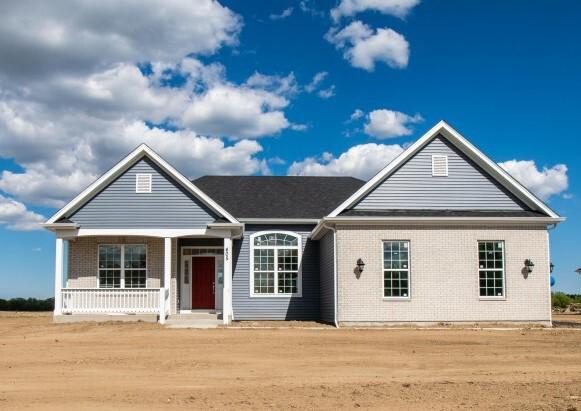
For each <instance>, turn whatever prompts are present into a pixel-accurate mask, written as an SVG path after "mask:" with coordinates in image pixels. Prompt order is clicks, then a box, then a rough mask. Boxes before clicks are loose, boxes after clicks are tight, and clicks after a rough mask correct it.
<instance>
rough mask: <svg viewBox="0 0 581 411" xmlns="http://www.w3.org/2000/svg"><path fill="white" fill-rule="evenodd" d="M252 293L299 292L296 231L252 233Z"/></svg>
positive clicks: (295, 294) (298, 240) (298, 245)
mask: <svg viewBox="0 0 581 411" xmlns="http://www.w3.org/2000/svg"><path fill="white" fill-rule="evenodd" d="M250 241H251V259H252V266H251V295H255V296H269V295H270V296H297V295H300V293H301V273H300V268H299V265H300V251H301V249H300V237H299V235H298V234H295V233H286V232H272V233H270V232H269V233H257V234H254V235H253V236H251V239H250Z"/></svg>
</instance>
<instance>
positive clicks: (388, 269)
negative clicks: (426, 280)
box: [383, 241, 410, 298]
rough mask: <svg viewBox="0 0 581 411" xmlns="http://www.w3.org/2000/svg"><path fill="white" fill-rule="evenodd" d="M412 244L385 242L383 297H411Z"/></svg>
mask: <svg viewBox="0 0 581 411" xmlns="http://www.w3.org/2000/svg"><path fill="white" fill-rule="evenodd" d="M409 252H410V242H409V241H384V242H383V296H384V297H387V298H409V297H410V253H409Z"/></svg>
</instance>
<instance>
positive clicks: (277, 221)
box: [238, 217, 320, 224]
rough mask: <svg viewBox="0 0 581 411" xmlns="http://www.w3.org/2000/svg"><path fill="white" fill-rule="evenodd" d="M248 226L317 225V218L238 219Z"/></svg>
mask: <svg viewBox="0 0 581 411" xmlns="http://www.w3.org/2000/svg"><path fill="white" fill-rule="evenodd" d="M238 220H239V221H241V222H243V223H248V224H317V223H318V222H319V221H320V219H318V218H242V217H241V218H239V219H238Z"/></svg>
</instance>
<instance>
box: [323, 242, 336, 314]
mask: <svg viewBox="0 0 581 411" xmlns="http://www.w3.org/2000/svg"><path fill="white" fill-rule="evenodd" d="M319 269H320V272H321V276H320V290H321V291H320V293H321V297H320V298H321V320H323V321H326V322H329V323H332V322H334V321H335V275H334V273H335V242H334V233H333V232H332V231H329V232H327V234H325V236H324V237H323V238H321V239H320V240H319Z"/></svg>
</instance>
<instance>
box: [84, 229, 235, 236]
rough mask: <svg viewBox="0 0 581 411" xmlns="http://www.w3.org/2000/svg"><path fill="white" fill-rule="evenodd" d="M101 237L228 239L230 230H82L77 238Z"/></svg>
mask: <svg viewBox="0 0 581 411" xmlns="http://www.w3.org/2000/svg"><path fill="white" fill-rule="evenodd" d="M99 236H138V237H171V238H175V237H187V236H203V237H218V238H222V237H228V236H230V230H219V229H213V228H209V229H206V228H191V229H190V228H176V229H167V228H80V229H78V230H77V232H76V237H99Z"/></svg>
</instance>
